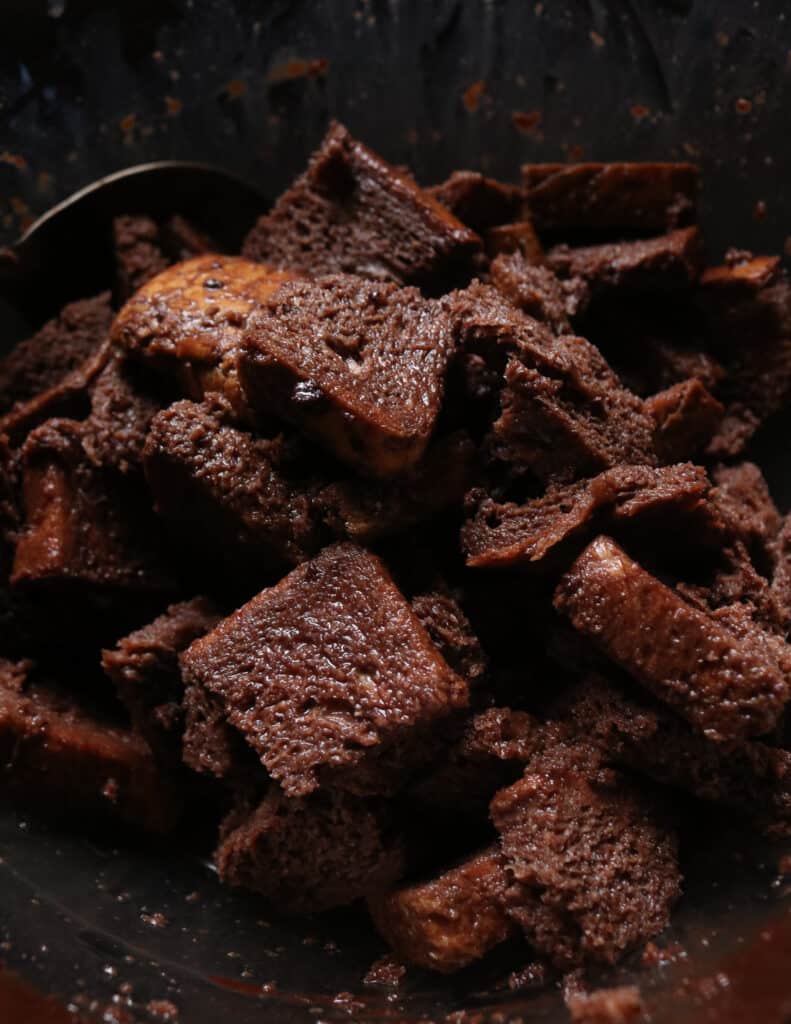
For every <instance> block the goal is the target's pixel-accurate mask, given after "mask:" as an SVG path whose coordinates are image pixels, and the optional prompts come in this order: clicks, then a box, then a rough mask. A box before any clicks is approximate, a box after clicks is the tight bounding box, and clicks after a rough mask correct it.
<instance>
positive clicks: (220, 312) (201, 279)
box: [112, 253, 293, 415]
mask: <svg viewBox="0 0 791 1024" xmlns="http://www.w3.org/2000/svg"><path fill="white" fill-rule="evenodd" d="M292 276H293V275H291V274H289V273H287V272H286V271H282V270H273V269H272V268H271V267H268V266H266V265H262V264H259V263H253V262H251V261H250V260H244V259H241V258H240V257H238V256H218V255H216V254H211V253H209V254H206V255H203V256H197V257H195V258H194V259H191V260H187V261H186V262H185V263H178V264H176V265H175V266H173V267H170V268H169V269H167V270H165V271H163V273H161V274H158V275H157V276H156V277H154V278H152V279H151V280H150V281H148V283H147V284H145V285H144V286H143V287H142V288H141V289H140V290H139V291H137V292H136V293H135V294H134V295H133V296H132V298H131V299H129V301H128V302H127V303H126V304H125V305H124V306H123V308H122V309H121V311H120V313H119V314H118V316H117V317H116V318H115V321H114V323H113V328H112V337H113V341H114V343H115V344H116V345H117V346H118V347H119V348H121V349H122V350H123V351H124V352H126V353H128V354H129V356H130V357H132V358H134V359H137V360H140V361H142V362H143V363H145V364H147V365H148V366H150V367H151V368H153V369H155V370H157V371H159V372H161V373H164V374H166V375H168V376H169V377H171V378H172V379H174V380H175V381H176V382H177V383H178V385H179V387H180V388H181V390H182V392H183V393H184V394H185V395H186V396H187V397H189V398H196V399H198V400H200V399H201V398H202V397H203V396H204V395H205V394H208V393H209V392H212V391H217V392H219V393H220V394H223V395H225V397H226V398H227V399H228V401H229V402H230V403H231V405H232V406H234V408H235V409H236V410H237V412H238V413H239V414H240V415H244V413H245V407H244V402H243V400H242V397H241V394H240V392H239V381H238V375H237V361H238V356H239V344H240V342H241V338H242V332H243V330H244V327H245V324H246V323H247V321H248V319H249V317H250V314H251V313H252V312H253V311H254V310H255V309H257V308H258V306H260V305H261V304H262V303H263V302H264V301H265V300H266V299H267V298H268V297H269V296H270V295H271V294H272V292H274V291H276V290H277V288H278V287H279V286H280V285H281V284H282V283H283V282H284V281H287V280H289V279H290V278H291V277H292Z"/></svg>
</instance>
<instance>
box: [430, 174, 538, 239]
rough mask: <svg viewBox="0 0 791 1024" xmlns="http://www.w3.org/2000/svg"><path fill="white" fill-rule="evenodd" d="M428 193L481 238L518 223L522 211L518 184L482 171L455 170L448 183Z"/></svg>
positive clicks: (444, 182) (434, 187)
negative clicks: (489, 232)
mask: <svg viewBox="0 0 791 1024" xmlns="http://www.w3.org/2000/svg"><path fill="white" fill-rule="evenodd" d="M426 192H428V194H429V195H431V196H433V198H434V199H436V200H437V201H438V202H440V203H442V205H443V206H445V207H446V208H447V209H448V210H450V212H451V213H452V214H453V215H454V216H455V217H457V218H458V219H459V220H460V221H461V222H462V223H463V224H466V225H467V227H469V228H472V230H473V231H476V232H477V233H478V234H479V235H482V234H483V233H484V232H485V231H487V230H488V229H489V228H492V227H495V225H497V224H507V223H510V222H511V221H514V220H516V218H517V217H518V216H519V215H520V214H521V212H522V189H521V188H520V187H519V186H518V185H508V184H506V183H505V182H502V181H497V180H496V179H495V178H487V177H486V176H485V175H483V174H480V173H479V172H478V171H453V173H452V174H451V176H450V177H449V178H448V179H447V180H446V181H443V182H442V184H440V185H432V187H431V188H427V189H426Z"/></svg>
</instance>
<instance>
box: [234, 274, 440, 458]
mask: <svg viewBox="0 0 791 1024" xmlns="http://www.w3.org/2000/svg"><path fill="white" fill-rule="evenodd" d="M453 348H454V341H453V334H452V330H451V320H450V316H449V314H448V312H447V311H446V309H445V307H444V306H443V305H441V304H440V303H438V302H435V301H433V300H427V299H424V298H423V297H422V296H421V295H420V293H419V292H418V291H417V290H416V289H414V288H403V289H402V288H397V287H396V286H395V285H393V284H382V283H375V282H370V281H364V280H362V279H361V278H358V277H351V276H349V275H332V276H328V277H322V278H319V279H317V280H315V281H292V282H289V283H287V284H285V285H283V286H282V287H281V288H280V289H278V291H277V292H276V293H275V294H274V295H273V296H272V297H271V298H270V299H269V300H268V301H265V302H264V303H263V305H262V307H261V309H260V310H259V312H258V313H257V314H256V315H255V316H253V317H252V318H251V319H250V321H249V323H248V325H247V329H246V331H245V335H244V342H243V347H242V354H241V358H240V362H239V374H240V380H241V383H242V388H243V390H244V397H245V399H246V401H247V403H248V404H249V406H250V407H251V408H252V409H253V410H254V411H258V412H261V413H272V412H274V413H275V414H277V415H279V416H281V417H283V418H284V419H286V420H289V421H291V422H292V423H295V424H296V425H297V426H299V427H301V428H302V429H303V430H304V431H305V433H307V434H309V435H310V436H311V437H313V438H315V440H317V441H318V442H319V443H320V444H322V445H324V446H325V447H327V448H329V449H330V450H331V451H332V452H333V453H334V454H335V455H337V456H338V457H339V458H340V459H342V460H343V461H344V462H348V463H349V464H350V465H351V466H353V467H355V468H356V469H357V470H359V471H360V472H362V473H363V474H365V475H367V476H374V477H387V476H392V475H393V474H395V473H399V472H403V471H404V470H406V469H408V468H409V467H410V466H413V465H414V464H415V463H416V462H417V461H418V460H419V458H420V456H421V455H422V454H423V452H424V450H425V448H426V445H427V444H428V441H429V438H430V437H431V434H432V432H433V430H434V426H435V423H436V420H437V416H438V414H439V410H440V406H441V403H442V397H443V390H444V381H445V376H446V372H447V367H448V362H449V360H450V357H451V354H452V352H453Z"/></svg>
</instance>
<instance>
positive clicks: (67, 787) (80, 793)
mask: <svg viewBox="0 0 791 1024" xmlns="http://www.w3.org/2000/svg"><path fill="white" fill-rule="evenodd" d="M0 674H1V675H2V679H0V765H2V767H0V792H5V793H7V794H8V795H10V796H11V797H13V798H14V799H16V800H19V801H22V802H24V803H25V805H26V806H31V807H33V808H36V809H38V810H39V811H41V812H43V813H44V814H45V815H55V816H58V817H62V816H65V817H66V818H68V819H70V818H73V817H76V816H86V817H88V818H94V817H95V816H97V815H101V816H102V817H109V818H114V819H116V820H120V821H122V822H124V823H126V824H129V825H136V826H140V827H142V828H145V829H148V830H151V831H154V832H163V831H166V830H168V829H170V828H171V827H172V826H173V825H174V824H175V823H176V819H177V816H178V803H177V800H176V798H175V795H174V792H173V790H172V788H171V786H170V784H169V782H168V780H167V779H166V778H164V777H162V776H161V774H160V772H159V770H158V768H157V765H156V762H155V760H154V756H153V754H152V753H151V750H150V748H149V746H148V744H147V743H146V742H145V741H144V740H143V739H142V738H141V737H140V736H136V735H135V734H134V733H132V732H130V731H128V730H126V729H122V728H118V727H117V726H115V725H112V724H109V723H107V722H105V721H102V720H101V719H100V718H98V717H96V716H94V715H93V714H92V713H91V712H89V711H88V710H86V709H84V708H81V707H80V706H79V704H78V703H77V701H76V700H75V699H74V697H73V696H72V695H70V694H66V693H65V692H63V691H61V690H59V689H58V688H56V687H53V686H50V685H47V684H44V683H32V684H30V685H28V686H24V687H23V686H21V685H20V681H19V680H16V681H14V680H11V685H9V679H8V673H7V672H2V673H0Z"/></svg>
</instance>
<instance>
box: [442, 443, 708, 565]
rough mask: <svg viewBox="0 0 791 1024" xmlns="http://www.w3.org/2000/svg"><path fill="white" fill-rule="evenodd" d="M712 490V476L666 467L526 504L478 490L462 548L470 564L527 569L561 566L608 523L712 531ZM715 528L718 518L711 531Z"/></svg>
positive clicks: (570, 487)
mask: <svg viewBox="0 0 791 1024" xmlns="http://www.w3.org/2000/svg"><path fill="white" fill-rule="evenodd" d="M709 491H710V484H709V480H708V477H707V476H706V471H705V470H704V469H702V468H701V467H700V466H692V465H691V464H689V463H681V464H679V465H675V466H667V467H662V468H659V469H656V468H654V467H652V466H616V467H615V468H614V469H608V470H606V471H605V472H604V473H600V474H599V475H598V476H595V477H593V478H592V479H590V480H581V481H579V482H578V483H574V484H567V485H565V486H557V487H550V488H549V489H548V491H547V492H546V494H544V495H543V496H542V497H540V498H535V499H533V500H532V501H528V502H525V503H524V504H522V505H518V504H516V503H515V502H497V501H495V500H494V499H492V498H490V497H488V496H486V495H485V494H483V492H473V493H472V494H471V495H470V500H469V506H470V510H471V511H472V513H473V514H472V516H471V517H470V518H469V519H468V520H467V522H466V523H465V525H464V526H463V528H462V532H461V546H462V549H463V551H464V552H465V553H466V555H467V565H469V566H471V567H475V568H513V567H518V566H524V567H527V566H530V565H535V564H537V563H540V562H542V561H544V560H545V559H550V558H551V564H553V565H556V564H557V560H558V558H561V559H562V558H564V557H565V558H568V557H569V555H570V554H571V553H573V552H574V550H575V546H577V550H578V545H579V543H580V542H581V541H582V540H584V538H586V537H589V536H590V534H591V533H592V532H593V531H595V530H598V529H600V528H601V526H602V525H603V524H605V523H606V524H608V525H609V526H612V525H614V524H617V523H619V522H628V521H644V525H645V526H646V527H651V526H657V525H658V526H660V527H662V526H666V525H667V524H668V523H673V522H675V523H679V522H682V523H683V522H684V521H685V520H686V521H687V523H688V524H696V525H698V526H702V527H705V526H707V525H708V524H707V520H709V519H710V518H711V517H712V516H713V514H714V513H713V512H709V510H708V509H707V507H706V503H707V499H708V495H709ZM714 527H715V523H714V521H713V519H712V521H711V525H710V526H709V527H708V528H709V529H714ZM710 542H711V538H709V543H710Z"/></svg>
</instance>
